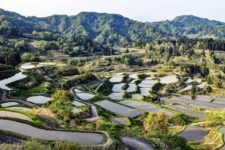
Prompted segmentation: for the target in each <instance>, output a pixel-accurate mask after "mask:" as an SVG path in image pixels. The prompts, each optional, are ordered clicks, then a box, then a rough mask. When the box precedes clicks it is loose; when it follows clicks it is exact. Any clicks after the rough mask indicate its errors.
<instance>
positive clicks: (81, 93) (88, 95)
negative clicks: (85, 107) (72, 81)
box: [74, 89, 95, 101]
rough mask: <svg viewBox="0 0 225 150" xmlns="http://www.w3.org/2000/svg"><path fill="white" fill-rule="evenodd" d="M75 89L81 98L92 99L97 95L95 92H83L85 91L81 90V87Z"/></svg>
mask: <svg viewBox="0 0 225 150" xmlns="http://www.w3.org/2000/svg"><path fill="white" fill-rule="evenodd" d="M74 91H75V93H76V96H77V97H78V98H80V99H81V100H85V101H87V100H91V99H93V98H94V97H95V95H94V94H91V93H86V92H83V91H81V90H79V89H74Z"/></svg>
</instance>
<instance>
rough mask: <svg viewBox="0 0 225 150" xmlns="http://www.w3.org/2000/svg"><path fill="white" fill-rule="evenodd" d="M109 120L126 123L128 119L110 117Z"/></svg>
mask: <svg viewBox="0 0 225 150" xmlns="http://www.w3.org/2000/svg"><path fill="white" fill-rule="evenodd" d="M111 121H112V122H113V123H115V124H122V125H128V124H129V121H128V119H127V118H112V119H111Z"/></svg>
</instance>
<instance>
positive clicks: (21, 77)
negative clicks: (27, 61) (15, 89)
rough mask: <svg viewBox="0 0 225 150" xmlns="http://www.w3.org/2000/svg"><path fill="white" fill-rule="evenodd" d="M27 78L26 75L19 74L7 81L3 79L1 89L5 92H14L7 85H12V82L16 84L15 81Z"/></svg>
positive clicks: (0, 84) (0, 83)
mask: <svg viewBox="0 0 225 150" xmlns="http://www.w3.org/2000/svg"><path fill="white" fill-rule="evenodd" d="M26 77H27V76H26V75H24V74H23V73H22V72H19V73H17V74H15V75H14V76H12V77H10V78H7V79H3V80H1V81H0V88H1V89H4V90H8V91H10V90H12V89H11V88H9V87H8V86H7V84H10V83H12V82H15V81H18V80H22V79H24V78H26Z"/></svg>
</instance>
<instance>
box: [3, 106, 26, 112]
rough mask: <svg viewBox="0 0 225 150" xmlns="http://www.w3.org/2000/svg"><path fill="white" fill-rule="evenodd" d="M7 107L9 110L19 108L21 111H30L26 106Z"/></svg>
mask: <svg viewBox="0 0 225 150" xmlns="http://www.w3.org/2000/svg"><path fill="white" fill-rule="evenodd" d="M7 109H9V110H19V111H29V110H30V109H29V108H26V107H16V106H15V107H8V108H7Z"/></svg>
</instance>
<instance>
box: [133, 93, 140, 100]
mask: <svg viewBox="0 0 225 150" xmlns="http://www.w3.org/2000/svg"><path fill="white" fill-rule="evenodd" d="M132 98H133V99H136V100H142V99H143V96H142V95H141V94H132Z"/></svg>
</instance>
